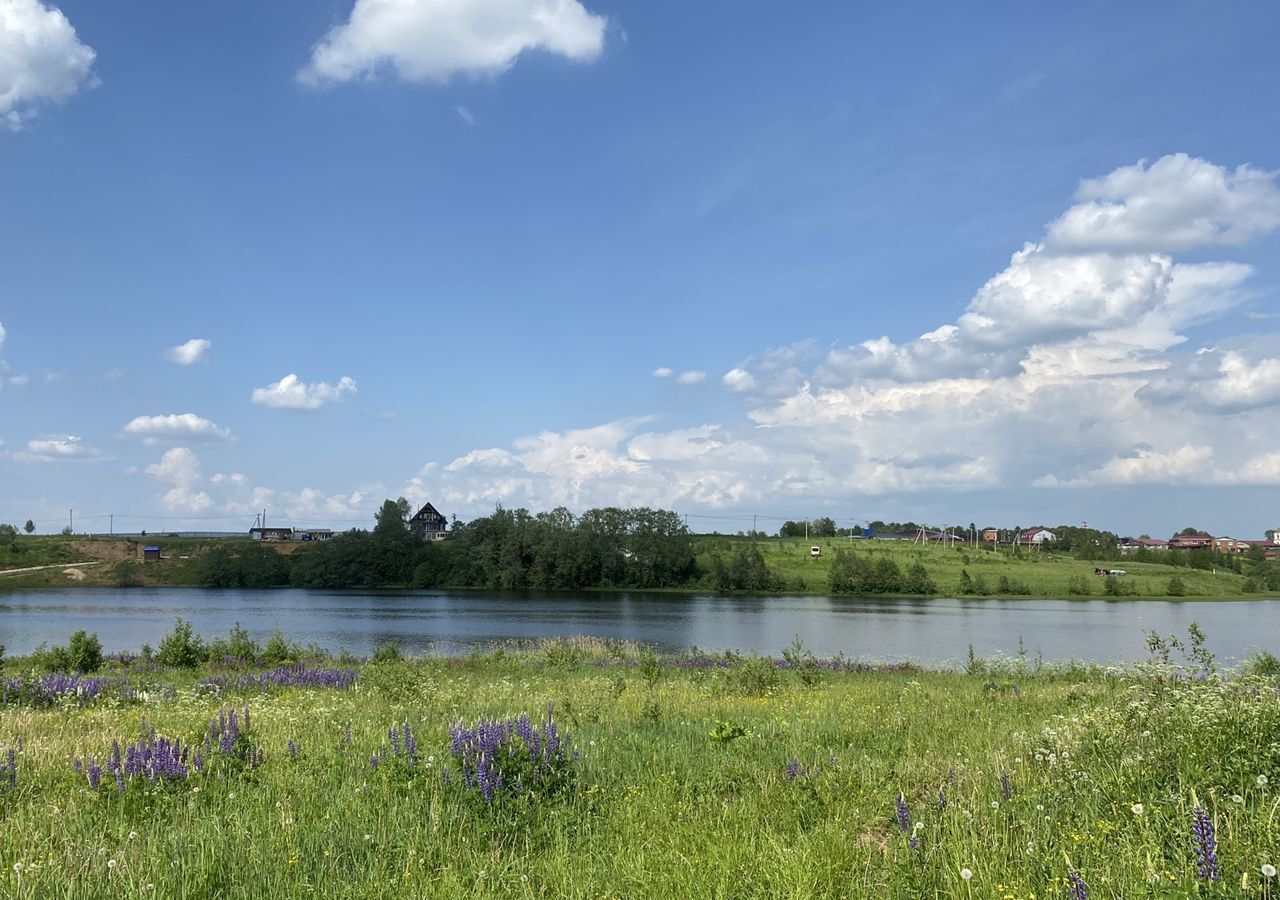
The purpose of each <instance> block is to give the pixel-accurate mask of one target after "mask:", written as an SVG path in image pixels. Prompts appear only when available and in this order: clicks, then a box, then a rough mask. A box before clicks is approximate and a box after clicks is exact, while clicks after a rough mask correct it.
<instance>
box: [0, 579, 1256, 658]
mask: <svg viewBox="0 0 1280 900" xmlns="http://www.w3.org/2000/svg"><path fill="white" fill-rule="evenodd" d="M177 616H181V617H182V618H184V619H187V620H189V621H190V622H191V623H192V624H193V625H194V626H195V628H196V630H197V631H199V632H200V633H201V634H203V635H205V636H206V637H210V636H213V635H218V634H225V633H226V632H227V630H228V629H230V628H231V627H232V625H234V624H235V623H237V622H238V623H240V624H241V625H243V626H244V627H245V628H247V629H248V630H249V631H250V632H251V633H252V634H253V635H254V637H256V638H258V639H259V640H265V639H266V638H268V637H269V636H270V635H271V633H272V632H273V631H274V630H275V629H276V628H279V629H281V630H282V631H283V632H284V633H285V634H286V635H287V636H288V637H289V638H290V639H291V640H293V641H296V642H298V643H302V644H308V643H315V644H318V645H319V646H322V647H325V648H328V649H331V650H339V649H346V650H349V651H352V652H354V653H361V654H366V653H370V652H372V650H373V648H374V647H375V646H376V645H377V644H378V643H380V642H382V641H385V640H390V639H396V640H399V641H400V642H401V643H402V645H403V646H404V647H405V648H406V649H407V650H410V651H412V652H426V651H428V650H434V651H436V652H446V653H461V652H466V651H468V650H470V649H472V648H474V647H477V646H488V645H490V644H493V643H495V642H500V641H505V640H513V639H521V640H526V639H535V638H540V637H556V636H558V637H569V636H572V635H579V634H589V635H595V636H599V637H612V638H622V639H627V640H635V641H643V642H645V643H650V644H654V645H657V646H658V647H660V648H662V649H664V650H669V651H675V650H681V649H685V648H688V647H692V646H697V647H700V648H702V649H704V650H724V649H737V650H744V651H752V650H754V651H758V652H760V653H771V654H776V653H779V652H780V651H781V650H782V648H784V647H785V646H787V645H788V644H789V643H791V642H792V640H793V639H794V638H796V637H799V638H800V639H801V640H803V641H804V642H805V644H806V645H808V646H809V647H810V648H811V649H812V650H813V651H814V652H815V653H818V654H820V655H834V654H836V653H844V654H845V655H847V656H856V657H860V658H869V659H885V660H901V659H913V660H918V661H921V662H927V663H935V664H936V663H945V662H954V661H957V660H960V659H963V658H964V656H965V654H966V652H967V648H968V645H969V644H972V645H973V648H974V651H975V652H976V653H978V654H980V655H988V654H991V653H996V652H1004V653H1010V654H1011V653H1015V652H1017V651H1018V649H1019V646H1020V642H1021V646H1022V647H1024V648H1025V649H1026V651H1027V652H1028V653H1029V654H1032V655H1035V654H1037V653H1039V654H1041V655H1043V657H1044V658H1046V659H1067V658H1071V659H1091V660H1100V661H1112V660H1131V659H1136V658H1139V657H1140V656H1141V655H1142V654H1143V646H1144V645H1143V641H1144V635H1145V633H1146V632H1147V631H1149V630H1155V631H1159V632H1160V633H1162V634H1167V633H1178V634H1184V633H1185V631H1186V627H1187V624H1188V623H1190V622H1191V621H1198V622H1199V623H1200V624H1201V625H1202V626H1203V627H1204V628H1205V630H1206V631H1207V632H1208V635H1209V645H1210V648H1211V649H1212V650H1213V651H1214V652H1215V653H1217V654H1218V655H1219V656H1220V657H1222V658H1223V659H1224V660H1227V659H1239V658H1243V657H1244V656H1247V655H1248V654H1250V653H1252V652H1255V651H1257V650H1259V649H1268V650H1272V651H1277V650H1280V639H1278V638H1277V630H1276V625H1277V624H1280V604H1276V603H1274V602H1269V601H1244V602H1231V603H1205V602H1187V603H1174V602H1160V601H1148V602H1141V603H1138V602H1132V601H1130V602H1125V601H1102V600H976V599H964V600H886V599H883V598H853V597H688V596H672V595H666V594H644V593H625V594H595V593H592V594H573V593H561V594H547V593H541V592H521V593H481V592H448V591H428V592H394V591H389V592H360V591H301V590H283V591H252V590H246V591H207V590H199V589H190V588H178V589H161V588H154V589H145V590H127V589H112V588H82V589H76V590H74V591H57V590H47V591H39V590H33V591H19V592H15V593H11V594H4V595H0V644H4V645H5V647H6V648H7V652H8V653H9V654H10V655H21V654H25V653H29V652H30V651H31V650H32V649H34V648H35V647H36V646H37V645H38V644H40V643H42V642H47V643H51V644H52V643H61V642H63V641H65V640H66V638H67V635H69V634H70V633H71V632H72V631H74V630H76V629H77V628H84V629H86V630H88V631H94V632H97V633H98V635H99V637H100V638H101V639H102V642H103V645H104V646H105V647H106V648H107V649H109V650H136V649H138V648H139V647H141V645H142V644H144V643H149V644H151V645H152V646H155V645H156V644H158V643H159V641H160V638H161V637H162V636H163V635H164V634H165V632H166V631H168V630H169V629H170V628H171V627H172V625H173V620H174V618H175V617H177Z"/></svg>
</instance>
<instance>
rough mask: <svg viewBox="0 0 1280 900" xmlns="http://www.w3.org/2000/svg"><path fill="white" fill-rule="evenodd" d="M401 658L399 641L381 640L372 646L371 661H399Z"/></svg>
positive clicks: (402, 657)
mask: <svg viewBox="0 0 1280 900" xmlns="http://www.w3.org/2000/svg"><path fill="white" fill-rule="evenodd" d="M402 659H404V654H403V653H401V652H400V642H399V641H395V640H391V641H383V642H382V643H381V644H379V645H378V646H377V647H375V648H373V659H372V662H374V663H390V662H400V661H401V660H402Z"/></svg>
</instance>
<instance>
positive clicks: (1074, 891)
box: [1067, 866, 1089, 900]
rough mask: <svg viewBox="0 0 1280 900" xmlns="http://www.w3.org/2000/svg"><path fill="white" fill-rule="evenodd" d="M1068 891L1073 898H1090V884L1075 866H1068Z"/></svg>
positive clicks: (1086, 899)
mask: <svg viewBox="0 0 1280 900" xmlns="http://www.w3.org/2000/svg"><path fill="white" fill-rule="evenodd" d="M1067 893H1068V895H1069V896H1070V897H1071V900H1089V886H1088V885H1087V884H1085V883H1084V878H1083V877H1081V875H1080V873H1079V872H1077V871H1076V869H1075V868H1074V867H1073V866H1067Z"/></svg>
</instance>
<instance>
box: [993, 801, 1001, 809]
mask: <svg viewBox="0 0 1280 900" xmlns="http://www.w3.org/2000/svg"><path fill="white" fill-rule="evenodd" d="M991 808H992V809H999V808H1000V801H999V800H992V801H991Z"/></svg>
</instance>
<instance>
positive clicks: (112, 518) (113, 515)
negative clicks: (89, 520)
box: [107, 513, 116, 537]
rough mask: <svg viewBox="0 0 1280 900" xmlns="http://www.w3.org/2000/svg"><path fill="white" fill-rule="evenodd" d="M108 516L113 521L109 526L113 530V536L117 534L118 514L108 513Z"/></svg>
mask: <svg viewBox="0 0 1280 900" xmlns="http://www.w3.org/2000/svg"><path fill="white" fill-rule="evenodd" d="M107 518H108V519H109V520H110V522H111V524H110V525H108V526H107V529H108V530H109V531H110V532H111V536H112V537H115V536H116V514H115V513H108V514H107Z"/></svg>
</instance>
